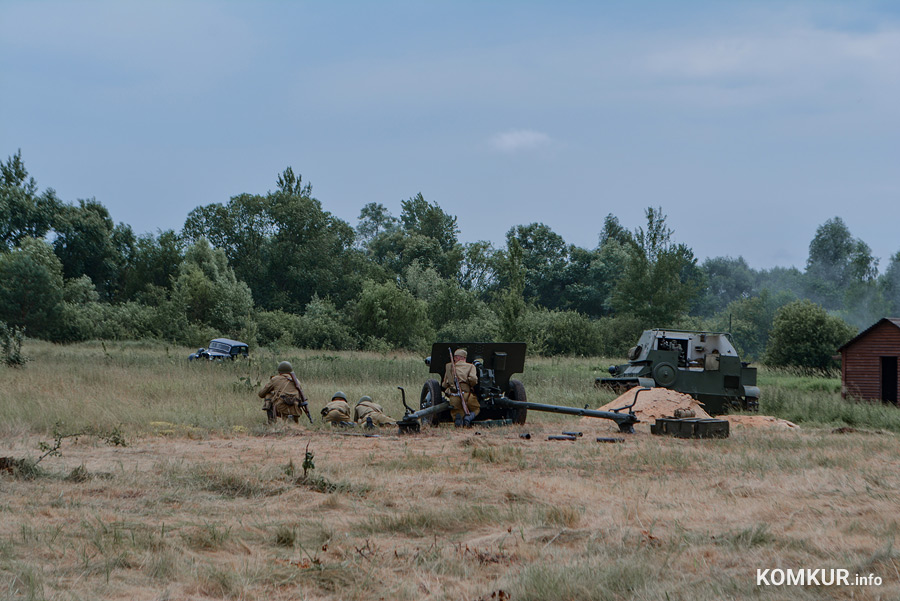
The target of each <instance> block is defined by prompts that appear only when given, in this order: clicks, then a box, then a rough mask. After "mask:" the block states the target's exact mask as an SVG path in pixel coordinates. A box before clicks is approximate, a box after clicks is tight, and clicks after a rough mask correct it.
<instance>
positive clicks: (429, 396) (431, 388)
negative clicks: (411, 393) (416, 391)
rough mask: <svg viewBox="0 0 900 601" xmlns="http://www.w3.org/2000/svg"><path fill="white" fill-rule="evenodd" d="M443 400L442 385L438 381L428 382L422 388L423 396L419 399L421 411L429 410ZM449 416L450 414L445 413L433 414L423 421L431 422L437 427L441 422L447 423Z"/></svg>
mask: <svg viewBox="0 0 900 601" xmlns="http://www.w3.org/2000/svg"><path fill="white" fill-rule="evenodd" d="M443 400H444V398H443V396H442V395H441V383H440V382H438V381H437V380H427V381H426V382H425V385H424V386H422V395H421V396H420V397H419V409H428V408H429V407H433V406H434V405H436V404H438V403H440V402H442V401H443ZM448 415H449V412H447V411H443V412H441V413H432V414H431V415H429V416H427V417H425V418H423V419H425V420H426V421H429V423H430V424H431V425H433V426H436V425H438V424H439V423H440V422H442V421H446V419H445V418H446V417H447V416H448Z"/></svg>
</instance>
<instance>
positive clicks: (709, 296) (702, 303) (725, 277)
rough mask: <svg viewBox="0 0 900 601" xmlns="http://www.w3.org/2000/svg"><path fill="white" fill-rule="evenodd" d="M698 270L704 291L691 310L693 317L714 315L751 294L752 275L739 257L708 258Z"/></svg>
mask: <svg viewBox="0 0 900 601" xmlns="http://www.w3.org/2000/svg"><path fill="white" fill-rule="evenodd" d="M700 268H701V270H702V271H703V273H704V274H705V276H706V288H705V289H704V291H703V293H702V294H701V296H700V297H699V298H698V302H697V304H696V305H695V306H694V310H693V312H692V314H693V315H704V316H711V315H715V314H716V313H719V312H720V311H723V310H724V309H725V307H726V306H728V304H729V303H731V302H734V301H736V300H740V299H746V298H750V296H751V295H752V294H753V290H754V287H755V284H756V273H755V272H754V271H753V270H752V269H751V268H750V266H749V265H747V262H746V261H745V260H744V258H743V257H738V258H737V259H733V258H731V257H715V258H708V259H706V260H705V261H703V264H702V265H701V267H700Z"/></svg>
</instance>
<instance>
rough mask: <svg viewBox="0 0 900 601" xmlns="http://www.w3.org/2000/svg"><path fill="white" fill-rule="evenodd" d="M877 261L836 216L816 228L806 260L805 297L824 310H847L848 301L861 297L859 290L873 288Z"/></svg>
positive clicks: (864, 244) (863, 243)
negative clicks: (818, 304)
mask: <svg viewBox="0 0 900 601" xmlns="http://www.w3.org/2000/svg"><path fill="white" fill-rule="evenodd" d="M877 275H878V259H876V258H874V257H873V256H872V251H871V249H870V248H869V246H868V245H867V244H866V243H865V242H863V241H862V240H859V239H857V238H854V237H853V236H852V235H851V234H850V230H849V229H848V228H847V225H846V224H845V223H844V221H843V220H842V219H841V218H840V217H834V218H833V219H829V220H828V221H826V222H825V223H823V224H822V225H820V226H819V227H818V229H816V235H815V237H814V238H813V240H812V242H810V244H809V258H808V259H807V261H806V274H805V279H806V285H807V296H808V297H809V298H810V299H812V300H813V301H815V302H818V303H820V304H821V305H822V306H823V307H825V308H826V309H842V308H846V309H849V307H847V306H846V305H847V302H846V301H848V300H850V299H852V298H854V297H856V298H861V297H863V296H865V294H864V293H863V292H861V290H860V288H864V287H867V286H871V285H874V282H875V278H876V276H877Z"/></svg>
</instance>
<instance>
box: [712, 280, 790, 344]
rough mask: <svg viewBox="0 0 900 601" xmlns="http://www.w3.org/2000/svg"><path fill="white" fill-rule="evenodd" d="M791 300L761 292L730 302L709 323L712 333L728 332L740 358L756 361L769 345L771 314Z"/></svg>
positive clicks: (781, 293)
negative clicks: (717, 331) (714, 331)
mask: <svg viewBox="0 0 900 601" xmlns="http://www.w3.org/2000/svg"><path fill="white" fill-rule="evenodd" d="M794 300H796V297H795V296H794V295H793V294H792V293H791V292H787V291H781V292H778V293H772V292H769V290H767V289H763V290H762V291H761V292H760V293H759V294H758V295H756V296H751V297H748V298H739V299H737V300H734V301H731V302H730V303H729V304H728V306H727V307H726V308H725V310H724V311H722V312H721V313H719V314H718V315H716V316H715V317H714V318H713V319H712V320H711V323H712V324H713V325H712V329H714V330H719V331H723V332H730V333H731V334H732V336H733V337H734V342H735V344H736V345H737V347H738V351H739V352H740V355H741V357H747V358H751V357H752V358H754V359H759V358H761V357H762V356H763V353H764V352H765V350H766V346H767V345H768V343H769V334H770V333H771V331H772V324H773V323H774V321H775V313H776V312H777V311H778V309H780V308H781V307H783V306H784V305H786V304H788V303H790V302H791V301H794Z"/></svg>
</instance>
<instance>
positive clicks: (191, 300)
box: [168, 239, 254, 343]
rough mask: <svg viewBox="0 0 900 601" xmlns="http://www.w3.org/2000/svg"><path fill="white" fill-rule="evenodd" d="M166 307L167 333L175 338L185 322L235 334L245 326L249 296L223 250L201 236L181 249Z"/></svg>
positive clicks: (249, 307) (250, 309)
mask: <svg viewBox="0 0 900 601" xmlns="http://www.w3.org/2000/svg"><path fill="white" fill-rule="evenodd" d="M168 309H169V311H170V315H171V317H172V323H171V327H170V331H169V334H170V335H173V336H174V337H176V338H178V339H182V336H183V334H182V332H184V331H188V328H189V326H197V325H202V326H209V327H211V328H213V329H214V330H216V331H218V332H221V333H224V334H226V335H230V336H233V337H237V336H238V335H239V332H240V331H242V330H246V329H247V328H248V327H249V324H248V321H249V318H250V316H251V314H252V311H253V296H252V294H251V292H250V289H249V287H248V286H247V285H246V284H245V283H244V282H241V281H239V280H238V279H237V278H236V277H235V275H234V270H232V269H231V267H230V266H229V265H228V259H227V258H226V257H225V253H224V252H223V251H222V250H221V249H214V248H212V247H211V246H210V245H209V243H208V242H207V241H206V240H202V239H201V240H200V241H198V242H197V243H195V244H193V245H192V246H191V247H190V248H188V249H187V252H186V253H185V258H184V262H183V263H182V264H181V267H180V268H179V273H178V276H177V277H176V278H175V280H174V282H173V287H172V294H171V301H170V303H169V305H168ZM185 342H189V341H188V340H185ZM247 342H251V343H252V342H254V341H252V340H248V341H247Z"/></svg>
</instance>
